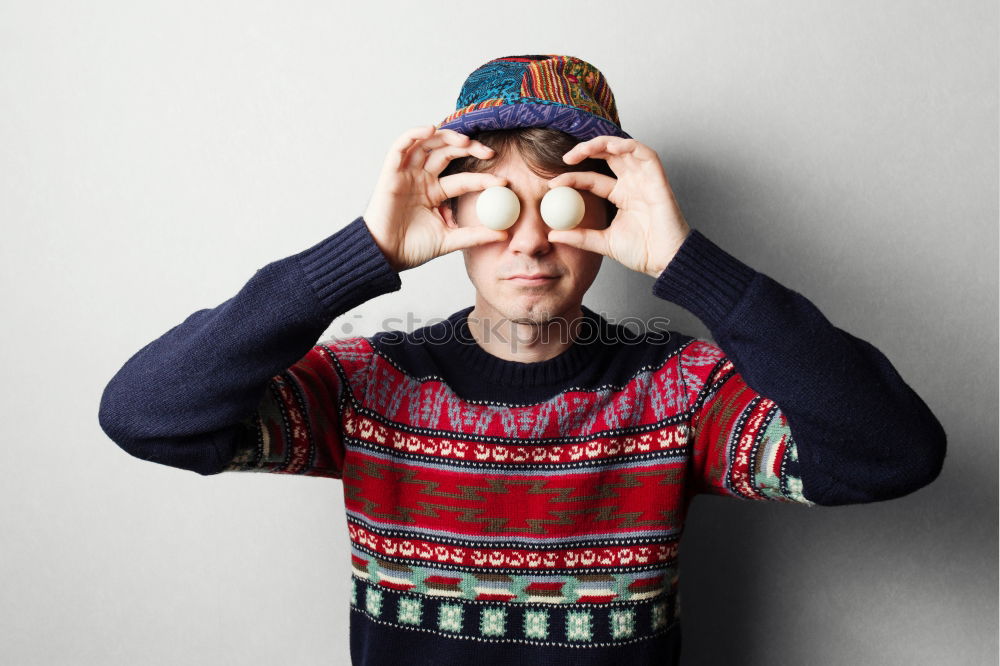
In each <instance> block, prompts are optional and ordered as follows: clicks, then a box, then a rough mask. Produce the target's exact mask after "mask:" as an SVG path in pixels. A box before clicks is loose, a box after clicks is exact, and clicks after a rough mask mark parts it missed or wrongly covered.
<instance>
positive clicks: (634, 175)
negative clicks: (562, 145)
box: [548, 136, 691, 278]
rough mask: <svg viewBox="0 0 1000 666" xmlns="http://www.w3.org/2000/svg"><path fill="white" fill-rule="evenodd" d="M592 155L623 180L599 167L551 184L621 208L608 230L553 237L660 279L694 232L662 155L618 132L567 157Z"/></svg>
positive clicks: (568, 159)
mask: <svg viewBox="0 0 1000 666" xmlns="http://www.w3.org/2000/svg"><path fill="white" fill-rule="evenodd" d="M588 157H594V158H599V159H603V160H606V161H607V163H608V166H609V167H611V170H612V171H613V172H614V173H615V175H616V176H617V178H612V177H610V176H605V175H604V174H599V173H595V172H593V171H570V172H567V173H563V174H560V175H559V176H556V177H555V178H553V179H552V180H550V181H549V188H553V187H560V186H566V187H572V188H575V189H578V190H589V191H591V192H593V193H594V194H596V195H598V196H600V197H603V198H605V199H607V200H609V201H610V202H611V203H613V204H614V205H615V206H617V207H618V214H617V215H616V216H615V219H614V220H612V221H611V224H610V225H608V227H607V228H605V229H581V228H577V229H566V230H552V231H550V232H549V235H548V237H549V240H550V241H551V242H553V243H564V244H566V245H571V246H573V247H578V248H580V249H583V250H588V251H590V252H597V253H598V254H603V255H605V256H607V257H611V258H612V259H614V260H616V261H618V262H620V263H622V264H623V265H625V266H627V267H629V268H631V269H632V270H634V271H638V272H640V273H645V274H646V275H649V276H652V277H653V278H657V277H659V275H660V273H662V272H663V270H664V269H665V268H666V267H667V264H669V263H670V260H671V259H673V258H674V255H675V254H677V250H678V249H679V248H680V246H681V244H682V243H683V242H684V239H685V238H687V236H688V234H689V233H690V232H691V227H689V226H688V223H687V221H686V220H685V219H684V215H683V214H682V213H681V210H680V207H679V206H678V205H677V200H676V199H675V198H674V193H673V190H671V188H670V182H669V181H668V180H667V174H666V172H664V170H663V165H662V164H661V163H660V157H659V155H657V154H656V151H654V150H653V149H652V148H650V147H649V146H647V145H645V144H643V143H640V142H639V141H636V140H635V139H625V138H622V137H616V136H598V137H594V138H593V139H590V140H589V141H583V142H582V143H578V144H577V145H576V146H574V147H573V148H572V149H571V150H570V151H569V152H568V153H566V154H565V155H563V161H564V162H566V163H567V164H577V163H579V162H581V161H583V160H585V159H587V158H588Z"/></svg>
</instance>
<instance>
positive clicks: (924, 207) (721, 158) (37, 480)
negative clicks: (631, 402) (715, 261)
mask: <svg viewBox="0 0 1000 666" xmlns="http://www.w3.org/2000/svg"><path fill="white" fill-rule="evenodd" d="M206 5H207V6H206ZM997 13H998V10H997V5H996V3H995V2H989V1H982V2H980V1H965V2H945V1H943V0H941V1H937V2H918V1H914V0H906V1H902V0H894V1H884V0H883V1H882V2H878V3H870V2H861V1H859V0H846V1H845V0H840V1H837V2H834V1H828V2H819V1H815V0H798V1H796V2H780V1H777V0H757V1H753V2H736V1H707V0H699V1H697V2H694V1H691V2H670V1H663V0H660V1H658V2H652V1H648V2H631V3H613V4H609V3H606V2H601V3H598V2H587V1H578V2H575V3H573V4H572V5H567V4H566V3H559V4H556V3H535V2H506V3H503V4H502V5H492V4H489V3H488V4H487V5H476V4H475V3H469V2H461V3H460V2H445V1H442V0H437V1H428V2H421V3H403V2H398V3H387V4H379V3H372V4H370V5H368V6H366V7H362V6H360V4H359V3H354V4H352V5H346V4H334V3H331V2H324V3H320V2H289V1H287V0H286V1H285V2H280V3H279V2H259V1H248V0H242V1H240V2H235V1H230V2H214V3H201V2H190V1H179V0H171V1H170V2H166V1H160V0H157V1H150V2H142V3H135V2H124V1H120V2H111V1H105V2H97V3H77V2H46V1H33V2H27V1H12V0H3V1H0V221H2V225H3V227H2V229H3V242H2V243H0V276H2V280H3V287H4V288H3V290H2V299H3V318H4V322H5V324H6V325H5V326H4V327H3V331H2V333H0V335H2V336H3V338H2V342H3V343H2V344H0V358H2V367H3V368H4V382H3V387H2V388H0V396H2V399H3V405H4V412H5V423H6V425H5V426H4V428H3V445H2V447H0V464H2V465H3V467H4V469H5V471H6V473H5V474H4V478H3V482H2V484H0V494H2V495H0V499H2V501H3V506H4V508H3V511H2V512H0V533H2V535H3V544H4V545H3V546H2V548H0V586H2V589H3V591H4V592H3V594H2V595H0V662H3V663H5V664H107V665H111V664H145V665H152V664H178V663H184V664H192V665H194V664H206V665H207V664H212V665H217V664H236V663H239V664H247V665H249V664H277V663H288V664H338V663H347V661H348V647H347V636H348V634H347V621H348V604H349V601H348V599H349V582H350V578H349V577H350V573H349V572H350V569H349V557H348V539H347V531H346V528H345V519H344V514H343V500H342V496H341V485H340V484H339V482H336V481H330V480H321V479H307V478H295V477H283V476H277V475H251V474H243V475H223V476H221V477H214V478H202V477H199V476H198V475H196V474H193V473H190V472H183V471H180V470H175V469H171V468H168V467H163V466H159V465H155V464H151V463H144V462H141V461H139V460H137V459H134V458H131V457H130V456H128V455H127V454H125V453H124V452H122V451H120V450H119V449H118V448H117V446H116V445H115V444H114V443H113V442H111V441H110V440H108V439H107V438H106V437H105V436H104V433H103V432H102V431H101V430H100V428H99V426H98V422H97V408H98V400H99V397H100V392H101V390H102V389H103V387H104V385H105V383H106V382H107V381H108V379H109V378H110V377H111V375H112V374H113V373H114V372H115V371H116V370H117V369H118V368H119V367H120V366H121V364H122V363H123V362H124V361H125V360H126V359H127V358H128V357H129V356H131V355H132V354H133V353H134V352H135V351H136V350H138V349H139V348H140V347H141V346H142V345H144V344H145V343H146V342H148V341H149V340H151V339H153V338H155V337H158V336H159V335H160V334H162V333H163V332H165V331H166V330H167V329H168V328H170V327H172V326H174V325H175V324H177V323H179V322H180V321H181V320H183V319H184V318H185V317H186V316H187V315H188V314H190V313H191V312H193V311H194V310H196V309H200V308H203V307H213V306H215V305H218V304H219V303H221V302H222V301H224V300H225V299H227V298H229V297H230V296H231V295H232V294H234V293H235V292H236V291H237V290H238V289H239V288H240V287H241V286H242V284H243V283H244V282H245V281H246V280H247V279H249V278H250V277H251V276H252V275H253V273H254V271H255V270H256V269H257V268H259V267H261V266H263V265H264V264H266V263H268V262H270V261H273V260H275V259H278V258H281V257H284V256H287V255H289V254H292V253H294V252H298V251H299V250H301V249H304V248H306V247H308V246H309V245H311V244H313V243H315V242H316V241H318V240H319V239H321V238H323V237H325V236H326V235H328V234H330V233H333V232H334V231H336V230H337V229H339V228H340V227H342V226H343V225H344V224H346V223H347V222H349V221H350V220H351V219H353V218H354V217H355V216H357V215H359V214H360V213H361V212H362V211H363V210H364V207H365V205H366V203H367V200H368V197H369V195H370V193H371V189H372V187H373V186H374V184H375V179H376V175H377V173H378V168H379V166H380V165H381V162H382V159H383V156H384V154H385V151H386V150H387V149H388V147H389V144H390V143H391V142H392V140H393V139H394V138H395V137H396V136H397V135H398V134H400V133H401V132H402V131H404V130H405V129H407V128H409V127H413V126H416V125H421V124H429V123H435V122H438V121H439V120H440V119H441V118H443V117H444V115H446V114H447V113H450V112H451V111H452V110H453V108H454V103H455V98H456V96H457V94H458V90H459V86H460V85H461V82H462V80H463V79H464V78H465V76H466V75H467V74H468V73H469V72H471V71H472V70H473V69H474V68H475V67H476V66H478V65H479V64H481V63H483V62H485V61H486V60H488V59H490V58H494V57H498V56H502V55H513V54H522V53H536V52H538V53H568V54H571V55H576V56H578V57H582V58H584V59H586V60H588V61H590V62H592V63H594V64H595V65H597V67H599V68H600V69H601V70H602V71H603V72H604V74H605V75H606V76H607V77H608V79H609V81H610V82H611V85H612V87H613V89H614V91H615V94H616V97H617V101H618V105H619V110H620V114H621V118H622V122H623V124H624V126H625V128H626V129H627V130H628V131H629V132H631V133H632V134H633V135H634V136H635V137H636V138H638V139H639V140H640V141H643V142H644V143H647V144H648V145H650V146H652V147H653V148H654V149H655V150H657V152H658V153H659V154H660V156H661V158H663V161H664V164H665V167H666V170H667V173H668V176H669V177H670V179H671V182H672V183H673V186H674V189H675V192H676V193H677V196H678V199H679V201H680V204H681V207H682V209H683V210H684V212H685V215H686V216H687V218H688V220H689V222H690V223H691V225H692V226H693V227H695V228H698V229H700V230H702V232H703V233H705V234H706V235H707V236H709V237H710V238H712V239H713V240H714V241H716V242H717V243H719V244H720V245H721V246H723V247H724V248H726V249H727V250H728V251H730V252H731V253H733V254H734V255H736V256H737V257H739V258H740V259H742V260H743V261H745V262H747V263H749V264H750V265H752V266H753V267H755V268H757V269H758V270H761V271H762V272H764V273H767V274H768V275H770V276H771V277H773V278H775V279H776V280H778V281H780V282H782V283H783V284H785V285H787V286H789V287H791V288H793V289H796V290H797V291H800V292H801V293H803V294H805V295H806V296H807V297H809V298H810V299H811V300H813V302H814V303H815V304H816V305H817V306H818V307H819V308H820V309H821V310H822V311H823V312H824V313H825V314H826V315H827V316H828V317H829V318H830V319H831V320H832V321H833V322H834V323H835V324H837V325H838V326H840V327H841V328H844V329H846V330H848V331H850V332H852V333H854V334H855V335H858V336H860V337H862V338H864V339H866V340H868V341H870V342H872V343H873V344H875V345H876V346H877V347H879V348H880V349H881V350H882V351H883V352H885V354H886V355H887V356H888V357H889V358H890V359H891V360H892V361H893V363H894V364H895V365H896V368H897V369H898V370H899V372H900V374H902V376H903V377H904V378H905V379H906V380H907V381H908V382H909V383H910V384H911V385H912V386H913V387H914V388H915V389H916V390H917V391H918V393H920V394H921V396H922V397H923V398H924V399H925V400H926V401H927V402H928V404H929V405H930V406H931V408H932V409H933V410H934V411H935V412H936V413H937V414H938V415H939V418H940V419H941V420H942V422H943V423H944V425H945V428H946V430H947V432H948V435H949V445H950V449H949V455H948V459H947V462H946V465H945V469H944V471H943V473H942V475H941V477H940V478H939V480H938V481H937V482H935V483H934V484H932V485H931V486H928V487H927V488H924V489H922V490H921V491H919V492H917V493H915V494H913V495H910V496H908V497H905V498H901V499H898V500H895V501H891V502H885V503H881V504H873V505H862V506H851V507H839V508H806V507H798V506H785V505H772V504H769V503H756V502H755V503H744V502H740V501H737V500H729V499H723V498H709V497H703V498H700V499H699V500H697V501H696V502H695V503H694V506H693V509H692V512H691V514H690V519H689V522H688V527H687V533H686V537H685V543H684V546H683V549H682V554H681V558H682V559H681V563H682V572H683V575H682V580H683V599H684V631H685V638H684V652H685V663H686V664H691V665H694V664H721V663H733V664H747V665H753V664H768V665H769V666H775V665H777V664H814V665H825V664H875V663H878V664H907V665H913V664H938V663H944V664H987V663H995V659H996V656H997V632H996V630H997V620H998V616H997V595H996V591H997V367H998V366H997V346H998V337H997V260H998V254H997V230H998V187H997V178H998V164H997V156H998V152H997V125H998V116H997V92H998V90H997V89H998V59H997V57H998V53H997V38H998V16H997ZM403 282H404V288H403V290H402V291H400V292H396V293H394V294H391V295H386V296H382V297H379V298H378V299H375V300H373V301H371V302H369V303H367V304H365V305H364V306H362V307H360V308H358V309H357V310H355V311H353V312H352V313H351V316H350V317H348V318H347V319H349V320H350V323H352V325H353V326H354V331H356V332H357V333H363V334H368V333H370V332H373V331H374V330H377V329H378V328H379V327H380V322H382V321H384V318H385V317H388V316H392V315H399V314H400V313H406V312H411V313H413V316H414V317H415V318H416V320H417V321H418V325H422V324H423V323H427V321H428V320H429V319H430V318H432V317H439V316H445V315H447V314H450V313H451V312H454V311H455V310H457V309H459V308H460V307H463V306H465V305H468V304H471V303H472V289H471V286H469V285H468V284H467V280H466V279H465V277H464V269H463V267H462V263H461V258H460V256H458V255H457V254H455V255H449V256H446V257H443V258H440V259H438V260H436V261H434V262H431V263H429V264H426V265H424V266H422V267H420V268H419V269H416V270H413V271H408V272H406V273H404V274H403ZM442 284H449V285H450V284H457V285H458V286H457V287H456V289H455V290H454V291H447V290H445V289H442V288H441V285H442ZM651 285H652V281H651V280H650V279H648V278H647V277H645V276H642V275H639V274H635V273H631V272H630V271H628V270H627V269H624V268H622V267H620V266H618V265H615V264H614V263H613V262H612V261H611V260H607V259H606V260H605V263H604V268H603V270H602V274H601V276H600V277H599V278H598V282H597V284H596V285H595V287H594V288H593V289H592V291H591V292H590V293H589V294H588V298H587V300H586V301H585V302H586V303H587V304H588V305H589V306H590V307H592V308H594V309H596V310H599V311H602V312H604V313H605V314H606V316H609V317H624V316H626V315H630V314H631V315H639V316H647V315H654V314H660V315H663V314H666V315H667V316H670V317H671V318H672V320H673V324H672V327H673V328H675V329H676V330H680V331H684V332H688V333H692V334H697V335H703V334H705V329H704V328H703V327H702V325H701V323H700V322H699V321H697V320H696V319H695V318H694V317H693V316H691V315H690V314H689V313H687V312H685V311H683V310H681V309H680V308H679V307H677V306H675V305H673V304H671V303H665V302H663V301H658V300H657V299H656V298H655V297H653V296H652V294H651V292H650V287H651ZM343 324H344V322H343V321H338V322H335V323H334V325H333V327H331V331H330V334H331V335H332V334H337V335H341V334H342V326H343Z"/></svg>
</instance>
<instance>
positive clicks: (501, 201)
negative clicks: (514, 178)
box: [476, 185, 521, 231]
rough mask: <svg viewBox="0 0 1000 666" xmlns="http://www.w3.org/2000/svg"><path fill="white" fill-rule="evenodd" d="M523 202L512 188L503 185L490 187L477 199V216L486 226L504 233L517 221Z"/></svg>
mask: <svg viewBox="0 0 1000 666" xmlns="http://www.w3.org/2000/svg"><path fill="white" fill-rule="evenodd" d="M520 214H521V202H520V201H518V199H517V195H516V194H514V193H513V192H512V191H511V190H510V188H507V187H504V186H503V185H497V186H494V187H488V188H486V189H485V190H483V191H482V193H481V194H480V195H479V198H478V199H476V215H478V216H479V221H480V222H482V223H483V225H484V226H487V227H489V228H490V229H496V230H497V231H502V230H503V229H507V228H508V227H510V226H511V225H512V224H514V223H515V222H516V221H517V218H518V216H519V215H520Z"/></svg>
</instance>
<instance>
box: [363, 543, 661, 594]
mask: <svg viewBox="0 0 1000 666" xmlns="http://www.w3.org/2000/svg"><path fill="white" fill-rule="evenodd" d="M444 549H447V547H446V546H445V547H444ZM595 550H596V549H595ZM537 555H538V556H539V561H541V560H542V559H548V558H549V557H550V556H551V555H554V553H553V552H551V551H542V552H538V553H537ZM413 562H414V561H413V560H412V559H407V558H402V557H392V558H390V557H388V556H384V555H372V554H371V551H368V550H367V549H363V548H361V547H359V546H358V545H357V544H354V545H353V548H352V555H351V566H352V568H353V570H354V575H356V576H358V577H360V578H363V579H365V580H370V581H371V582H372V583H377V584H378V585H379V586H381V587H388V588H391V589H394V590H400V591H407V592H416V593H420V594H428V595H434V596H447V597H458V598H463V599H471V600H476V601H506V602H525V603H532V602H533V603H549V604H559V605H564V604H565V605H576V604H582V603H595V604H603V603H610V602H620V601H641V600H645V599H650V598H653V597H659V596H662V595H664V594H674V593H675V592H676V591H677V583H678V569H677V565H676V561H675V560H674V559H671V560H670V561H669V562H670V564H669V565H667V566H663V565H660V566H656V567H636V566H634V565H633V566H632V567H611V566H594V565H593V563H591V564H590V567H591V568H590V569H589V570H588V568H579V569H578V570H576V571H572V570H566V569H557V568H548V567H536V568H535V569H533V570H532V569H531V568H530V567H529V568H528V569H520V568H514V569H510V568H503V567H497V566H492V565H491V566H489V567H478V568H476V569H474V570H472V571H471V572H466V571H462V570H453V569H451V568H442V567H434V566H428V565H427V564H425V563H423V562H421V564H419V565H418V564H414V563H413Z"/></svg>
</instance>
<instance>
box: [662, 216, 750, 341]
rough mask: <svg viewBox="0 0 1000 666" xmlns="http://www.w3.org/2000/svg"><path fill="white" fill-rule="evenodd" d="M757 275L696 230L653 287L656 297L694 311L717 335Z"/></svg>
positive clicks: (686, 239) (688, 237) (692, 231)
mask: <svg viewBox="0 0 1000 666" xmlns="http://www.w3.org/2000/svg"><path fill="white" fill-rule="evenodd" d="M755 275H757V271H755V270H754V269H753V268H751V267H750V266H747V265H746V264H744V263H743V262H742V261H740V260H739V259H737V258H736V257H734V256H733V255H731V254H729V253H728V252H726V251H725V250H723V249H722V248H721V247H719V246H718V245H716V244H715V243H713V242H712V241H710V240H709V239H708V238H706V237H705V236H704V235H703V234H702V233H701V232H700V231H698V230H697V229H692V230H691V233H689V234H688V236H687V238H685V239H684V242H683V243H682V244H681V247H680V249H679V250H678V251H677V254H676V255H674V258H673V259H671V260H670V263H669V264H667V267H666V268H665V269H663V272H662V273H660V276H659V277H658V278H657V279H656V282H654V283H653V294H654V295H656V296H658V297H660V298H663V299H666V300H668V301H672V302H674V303H677V304H678V305H680V306H681V307H683V308H684V309H686V310H689V311H691V313H692V314H694V315H695V316H697V317H698V318H699V319H700V320H701V321H702V322H704V323H705V325H706V326H707V327H708V328H709V330H713V331H714V330H715V329H716V327H717V326H718V325H719V324H721V323H722V322H723V321H724V320H725V318H726V315H728V314H729V312H730V311H731V310H732V309H733V307H734V306H735V305H736V303H737V302H739V300H740V298H741V297H742V295H743V292H744V291H746V288H747V286H748V285H749V284H750V282H752V281H753V279H754V276H755Z"/></svg>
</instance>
